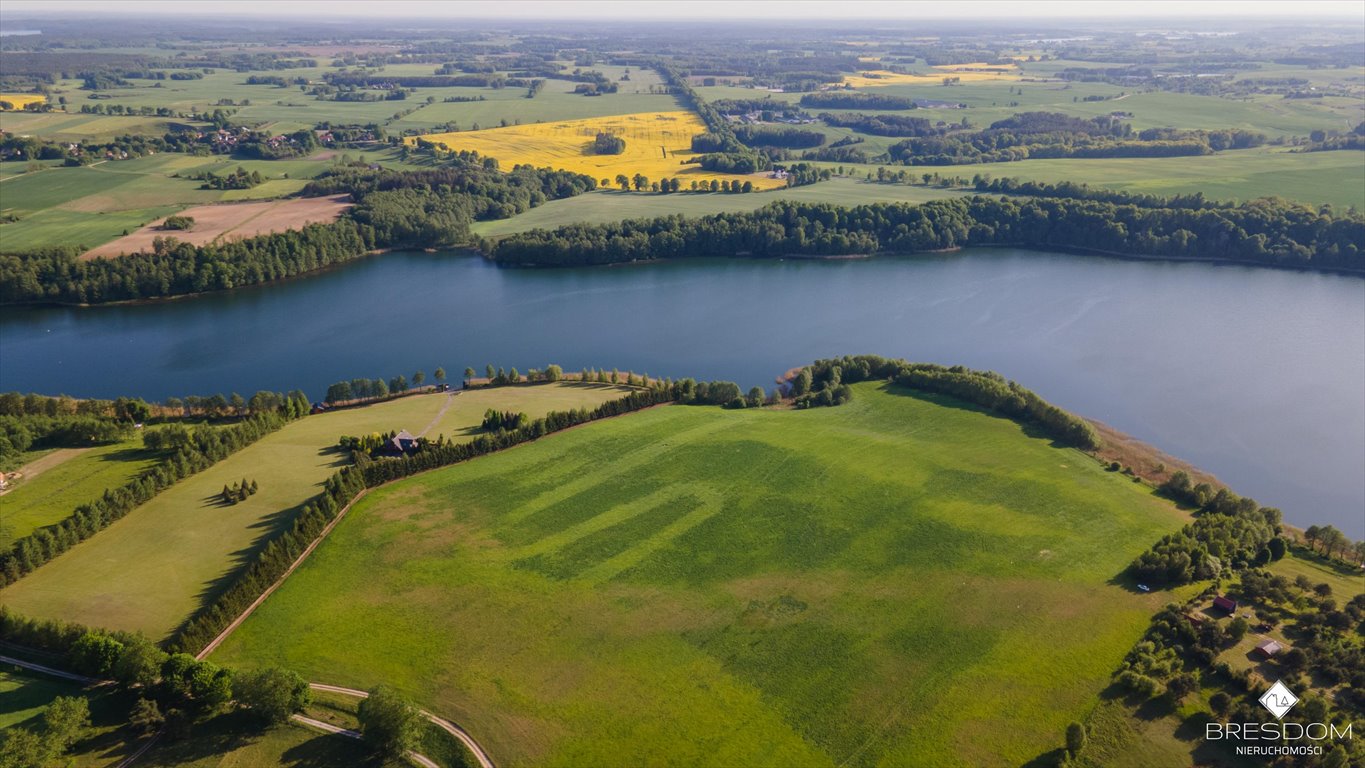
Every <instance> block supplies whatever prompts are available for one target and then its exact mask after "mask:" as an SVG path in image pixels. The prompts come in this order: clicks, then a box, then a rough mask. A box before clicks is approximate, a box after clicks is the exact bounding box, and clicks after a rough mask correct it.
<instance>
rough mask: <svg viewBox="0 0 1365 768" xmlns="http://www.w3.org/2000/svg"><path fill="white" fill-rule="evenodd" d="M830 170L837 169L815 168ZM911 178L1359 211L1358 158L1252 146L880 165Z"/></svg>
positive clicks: (1363, 190)
mask: <svg viewBox="0 0 1365 768" xmlns="http://www.w3.org/2000/svg"><path fill="white" fill-rule="evenodd" d="M818 165H821V166H824V167H828V168H834V167H837V166H838V165H839V164H838V163H818ZM843 167H844V169H845V171H846V172H850V173H855V174H857V175H863V174H866V173H868V172H871V173H873V174H875V173H876V170H877V166H876V165H872V164H869V165H850V164H848V163H844V164H843ZM884 167H885V168H886V169H887V170H888V171H899V170H902V169H904V170H907V171H908V172H910V173H911V174H915V175H919V174H923V173H938V174H941V175H944V176H961V177H963V178H967V179H970V178H972V177H973V176H976V175H978V174H980V175H982V176H988V177H991V178H1005V177H1009V178H1015V179H1021V180H1032V181H1041V182H1049V183H1055V182H1060V181H1076V182H1083V183H1086V184H1090V185H1091V186H1097V187H1108V188H1111V189H1119V190H1123V191H1126V192H1136V193H1141V194H1154V195H1174V194H1187V193H1194V192H1203V193H1204V195H1205V196H1207V197H1210V198H1213V199H1220V200H1243V201H1245V200H1253V199H1255V198H1258V197H1283V198H1286V199H1289V200H1295V201H1298V202H1302V203H1307V204H1310V205H1322V204H1328V203H1330V204H1332V205H1340V206H1352V205H1354V206H1356V207H1357V208H1365V184H1362V183H1361V179H1362V178H1365V153H1361V152H1359V151H1354V150H1338V151H1335V152H1303V153H1297V152H1289V151H1287V150H1285V149H1281V148H1278V147H1260V148H1257V149H1243V150H1235V151H1230V152H1220V153H1218V154H1214V155H1202V156H1199V157H1160V158H1134V157H1123V158H1095V159H1074V158H1067V159H1060V160H1054V159H1047V160H1021V161H1018V162H1013V163H978V164H975V165H949V166H918V165H917V166H897V165H887V166H884Z"/></svg>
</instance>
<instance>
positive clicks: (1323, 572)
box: [1266, 548, 1365, 604]
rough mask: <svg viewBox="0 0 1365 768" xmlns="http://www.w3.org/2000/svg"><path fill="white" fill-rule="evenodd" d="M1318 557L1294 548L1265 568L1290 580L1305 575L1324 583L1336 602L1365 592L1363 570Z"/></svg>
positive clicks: (1364, 574)
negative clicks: (1331, 562) (1327, 561)
mask: <svg viewBox="0 0 1365 768" xmlns="http://www.w3.org/2000/svg"><path fill="white" fill-rule="evenodd" d="M1320 557H1321V556H1320V555H1311V554H1309V553H1308V552H1306V551H1304V550H1302V549H1298V548H1296V549H1294V550H1293V551H1292V553H1291V554H1289V555H1287V556H1285V557H1284V558H1282V559H1280V560H1276V561H1275V562H1273V563H1271V564H1270V565H1268V566H1266V570H1268V571H1270V572H1271V573H1273V574H1275V575H1276V576H1283V577H1285V578H1287V579H1289V580H1290V581H1293V580H1294V579H1295V577H1298V576H1307V577H1308V578H1309V579H1310V580H1311V581H1312V582H1313V583H1314V584H1326V585H1328V586H1330V587H1331V588H1332V595H1333V596H1335V597H1336V599H1337V602H1338V603H1343V604H1344V603H1346V602H1348V601H1349V600H1350V599H1351V598H1353V597H1355V596H1356V595H1359V594H1361V593H1362V592H1365V571H1362V570H1360V569H1359V568H1355V569H1351V568H1347V567H1346V566H1343V565H1339V564H1336V563H1333V564H1330V565H1329V564H1327V563H1325V562H1323V561H1322V560H1321V559H1320Z"/></svg>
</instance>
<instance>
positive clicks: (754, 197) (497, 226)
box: [474, 178, 964, 237]
mask: <svg viewBox="0 0 1365 768" xmlns="http://www.w3.org/2000/svg"><path fill="white" fill-rule="evenodd" d="M962 194H964V193H963V192H961V191H960V190H955V189H938V188H934V187H917V186H916V187H912V186H905V185H900V184H873V183H870V182H864V181H858V180H856V179H849V178H833V179H830V180H828V181H822V182H819V183H816V184H807V185H804V186H800V187H788V188H784V189H777V190H773V191H771V192H763V193H760V194H750V195H727V194H725V193H721V192H718V193H715V194H710V193H708V194H704V195H702V194H696V195H692V194H687V195H636V194H630V193H626V192H620V191H597V192H591V193H589V194H586V195H578V196H576V197H567V198H563V199H561V200H551V201H549V202H547V203H545V204H543V205H539V206H536V207H535V208H532V209H531V210H529V211H526V212H525V213H521V214H518V215H516V216H513V217H512V218H510V219H496V220H493V221H478V222H475V223H474V233H475V234H477V235H482V236H483V237H502V236H504V235H510V234H514V233H516V232H525V231H527V230H531V229H536V228H546V229H553V228H555V227H562V226H565V225H567V224H601V223H605V222H611V221H623V220H625V219H638V218H653V217H655V216H671V215H673V214H675V213H680V214H683V215H684V216H706V215H708V214H712V213H732V212H743V211H753V210H757V209H759V208H762V207H763V206H765V205H767V204H769V203H773V202H777V201H779V200H794V201H800V202H810V203H831V204H834V205H863V204H865V203H876V202H895V203H923V202H925V201H928V200H938V199H940V198H945V197H957V196H960V195H962Z"/></svg>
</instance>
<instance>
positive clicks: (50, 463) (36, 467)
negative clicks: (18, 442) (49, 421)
mask: <svg viewBox="0 0 1365 768" xmlns="http://www.w3.org/2000/svg"><path fill="white" fill-rule="evenodd" d="M88 450H90V449H89V448H58V449H57V450H55V451H53V452H52V453H49V454H48V455H46V456H44V457H42V458H41V459H37V460H35V461H30V462H29V463H27V464H25V465H24V466H22V467H20V468H18V469H16V470H14V472H13V473H11V474H14V475H16V476H18V477H19V479H21V480H23V481H25V482H27V481H29V480H32V479H33V478H35V477H37V476H38V475H41V474H42V473H44V472H46V471H47V470H49V469H52V468H53V467H56V466H59V465H61V464H64V463H66V462H68V461H70V460H72V459H74V458H76V457H77V456H79V455H81V454H82V453H85V452H86V451H88ZM6 477H8V475H6ZM12 490H14V488H13V487H11V488H8V489H6V490H3V491H0V496H3V495H5V494H7V493H9V492H10V491H12Z"/></svg>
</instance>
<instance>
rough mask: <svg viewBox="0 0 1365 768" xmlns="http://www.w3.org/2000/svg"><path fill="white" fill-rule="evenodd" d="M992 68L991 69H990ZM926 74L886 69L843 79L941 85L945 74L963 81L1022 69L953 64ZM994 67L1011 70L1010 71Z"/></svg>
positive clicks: (1004, 76) (862, 84)
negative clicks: (912, 73)
mask: <svg viewBox="0 0 1365 768" xmlns="http://www.w3.org/2000/svg"><path fill="white" fill-rule="evenodd" d="M987 68H989V69H987ZM930 69H931V72H930V73H927V74H915V75H907V74H901V73H900V72H891V71H888V70H885V69H878V70H872V71H870V72H859V73H858V74H856V75H848V76H846V77H845V78H844V82H845V83H846V84H848V85H851V86H853V87H854V88H875V87H876V86H879V85H941V84H942V83H943V78H945V77H955V78H957V79H958V81H959V82H963V83H979V82H983V81H988V80H1018V79H1019V72H1018V71H1017V70H1016V69H1015V67H1014V66H1012V65H1008V66H1007V65H1004V64H998V65H991V64H952V65H946V66H938V67H931V68H930ZM992 70H1011V71H1008V72H1000V71H992Z"/></svg>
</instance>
